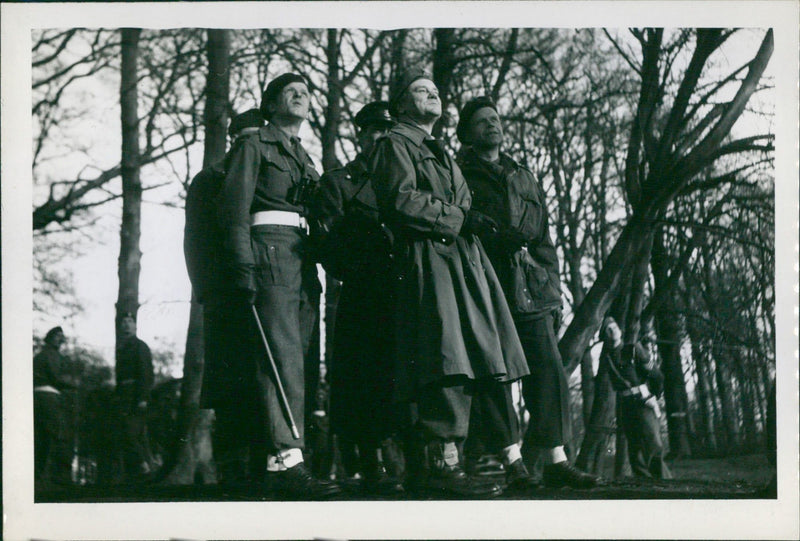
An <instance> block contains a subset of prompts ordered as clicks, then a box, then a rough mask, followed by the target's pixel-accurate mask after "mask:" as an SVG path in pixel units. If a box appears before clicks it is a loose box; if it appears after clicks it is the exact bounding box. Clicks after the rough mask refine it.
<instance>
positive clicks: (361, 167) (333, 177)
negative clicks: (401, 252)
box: [311, 154, 392, 287]
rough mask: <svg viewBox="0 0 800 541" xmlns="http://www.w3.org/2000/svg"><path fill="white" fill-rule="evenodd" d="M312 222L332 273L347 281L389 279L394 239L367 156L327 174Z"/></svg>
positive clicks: (316, 198) (315, 199)
mask: <svg viewBox="0 0 800 541" xmlns="http://www.w3.org/2000/svg"><path fill="white" fill-rule="evenodd" d="M311 223H312V224H313V225H312V238H313V240H314V247H315V252H316V255H317V257H318V258H319V261H320V263H322V266H323V267H324V268H325V271H326V272H328V273H329V274H331V275H332V276H333V277H335V278H336V279H338V280H344V281H348V280H352V279H356V280H363V279H367V280H370V279H373V278H378V277H380V278H385V276H386V273H387V271H388V268H389V265H390V263H391V247H392V242H391V241H392V235H391V231H390V230H389V229H388V228H387V227H386V225H385V224H383V223H382V222H381V220H380V216H379V214H378V203H377V201H376V199H375V190H374V188H373V187H372V183H371V182H370V181H369V175H368V165H367V160H366V158H365V157H364V156H362V155H360V154H359V155H358V156H357V157H356V159H355V160H353V161H352V162H350V163H348V164H347V165H346V166H344V167H341V168H338V169H332V170H331V171H328V172H326V173H325V174H324V175H322V178H321V179H320V182H319V187H318V189H317V190H316V192H315V194H314V197H313V202H312V205H311ZM385 285H386V284H383V287H385Z"/></svg>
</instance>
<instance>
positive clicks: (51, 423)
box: [33, 391, 72, 480]
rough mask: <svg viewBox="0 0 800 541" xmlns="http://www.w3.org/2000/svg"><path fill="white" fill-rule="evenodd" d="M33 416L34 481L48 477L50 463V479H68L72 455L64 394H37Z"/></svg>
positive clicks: (35, 392) (44, 392)
mask: <svg viewBox="0 0 800 541" xmlns="http://www.w3.org/2000/svg"><path fill="white" fill-rule="evenodd" d="M33 414H34V423H33V445H34V449H33V458H34V474H35V479H37V480H43V479H44V478H45V475H46V473H47V463H48V460H50V462H51V469H50V477H52V478H54V479H58V480H66V479H68V478H69V473H70V462H71V458H72V453H71V452H70V445H69V441H68V439H67V427H66V419H65V418H64V409H63V404H62V402H61V395H60V394H59V393H54V392H50V391H34V393H33Z"/></svg>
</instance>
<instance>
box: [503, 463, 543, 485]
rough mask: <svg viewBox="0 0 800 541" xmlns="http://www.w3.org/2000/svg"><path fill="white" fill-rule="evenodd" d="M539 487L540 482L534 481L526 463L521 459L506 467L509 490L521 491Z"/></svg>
mask: <svg viewBox="0 0 800 541" xmlns="http://www.w3.org/2000/svg"><path fill="white" fill-rule="evenodd" d="M538 485H539V483H538V481H536V479H534V478H533V477H532V476H531V474H530V473H528V468H526V467H525V463H524V462H522V459H521V458H519V459H517V460H516V461H514V462H512V463H511V464H509V465H508V467H506V487H507V488H508V490H514V491H521V490H527V489H530V488H536V487H537V486H538Z"/></svg>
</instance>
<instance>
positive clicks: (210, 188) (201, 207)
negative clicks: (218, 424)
mask: <svg viewBox="0 0 800 541" xmlns="http://www.w3.org/2000/svg"><path fill="white" fill-rule="evenodd" d="M262 126H264V117H263V116H261V111H259V110H258V109H250V110H248V111H245V112H244V113H241V114H238V115H236V116H234V117H233V118H232V119H231V123H230V126H229V127H228V136H229V138H230V141H231V148H235V147H236V146H237V144H239V141H241V138H242V137H245V136H247V135H251V134H257V133H258V129H259V128H260V127H262ZM229 154H230V153H228V154H226V159H227V156H229ZM225 161H226V160H225V159H223V160H220V161H219V162H217V163H213V164H211V165H209V166H207V167H205V168H203V170H202V171H200V172H199V173H198V174H197V175H195V177H194V178H193V179H192V182H191V184H190V185H189V187H188V189H187V190H186V226H185V230H184V241H183V243H184V244H183V247H184V255H185V258H186V268H187V270H188V273H189V279H190V280H191V282H192V294H193V295H194V297H195V300H197V302H200V303H202V304H203V340H204V344H203V345H204V360H205V366H204V378H203V392H202V393H201V397H202V399H203V406H205V407H209V408H213V407H214V405H215V401H214V400H212V399H211V398H210V397H212V396H213V395H214V394H215V393H214V390H216V389H221V388H222V387H223V384H224V383H225V382H228V383H230V382H229V381H228V380H226V379H225V378H226V375H228V374H230V372H231V369H230V366H231V365H235V361H229V360H228V359H229V358H239V357H241V358H246V357H247V356H248V355H249V356H252V355H254V351H253V350H252V349H249V348H250V347H251V346H252V340H253V337H252V336H249V335H246V334H245V331H249V332H253V330H252V329H251V328H250V325H251V324H252V322H251V319H252V316H250V317H248V316H249V314H247V313H246V310H244V309H243V308H242V306H241V305H240V304H236V303H231V302H230V290H229V289H228V288H227V287H226V284H225V282H224V280H221V274H220V257H221V242H222V238H221V233H220V230H219V227H218V226H217V220H216V218H217V201H218V196H219V193H220V191H221V189H222V186H223V184H224V182H225ZM231 390H233V388H231ZM216 394H217V395H218V396H220V397H224V396H225V394H224V391H223V392H219V393H216ZM224 422H225V417H224V414H223V427H222V428H223V429H222V430H217V429H215V430H214V432H213V433H212V437H213V447H214V462H215V464H216V467H217V482H218V483H219V484H220V485H223V486H225V487H226V488H237V489H238V488H245V487H247V486H248V485H251V484H257V483H258V482H259V481H260V479H261V476H263V472H264V469H265V468H266V448H265V447H264V438H263V437H260V438H256V439H254V440H250V441H245V436H244V435H243V436H242V438H241V439H240V440H239V441H238V442H237V443H236V444H234V443H232V442H231V441H230V440H229V439H226V437H225V436H226V434H227V433H226V430H225V425H224ZM227 432H229V431H227ZM240 433H242V431H238V432H237V434H240Z"/></svg>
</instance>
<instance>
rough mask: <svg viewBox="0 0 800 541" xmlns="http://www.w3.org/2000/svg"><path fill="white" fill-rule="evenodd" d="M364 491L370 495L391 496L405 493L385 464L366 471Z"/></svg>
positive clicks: (363, 484)
mask: <svg viewBox="0 0 800 541" xmlns="http://www.w3.org/2000/svg"><path fill="white" fill-rule="evenodd" d="M362 487H363V488H364V491H365V492H367V493H368V494H375V495H384V496H390V495H392V494H398V493H401V492H403V485H402V484H401V483H400V482H399V481H398V480H397V479H394V478H392V477H390V476H389V474H388V473H387V472H386V468H385V467H384V466H383V464H375V465H374V466H372V467H370V468H365V469H364V481H363V483H362Z"/></svg>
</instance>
